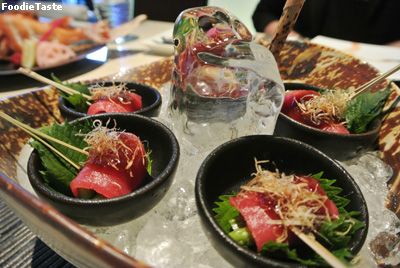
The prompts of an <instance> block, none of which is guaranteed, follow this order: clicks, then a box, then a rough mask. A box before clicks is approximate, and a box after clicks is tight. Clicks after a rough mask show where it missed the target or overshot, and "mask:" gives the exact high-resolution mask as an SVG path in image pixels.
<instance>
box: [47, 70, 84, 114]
mask: <svg viewBox="0 0 400 268" xmlns="http://www.w3.org/2000/svg"><path fill="white" fill-rule="evenodd" d="M51 76H52V78H53V80H54V81H55V82H57V83H59V84H63V85H65V86H67V87H70V88H72V89H75V90H76V91H78V92H80V93H82V94H86V95H90V91H89V87H88V86H87V85H85V84H82V83H63V82H62V81H61V80H60V79H59V78H57V77H56V76H55V75H54V74H52V75H51ZM59 92H60V95H61V96H62V98H63V99H64V100H66V101H67V102H69V103H70V104H71V105H72V107H73V108H74V109H75V110H76V111H78V112H84V113H86V111H87V110H88V108H89V106H88V104H87V99H86V98H85V97H83V96H82V94H72V95H69V94H66V93H64V92H62V91H59Z"/></svg>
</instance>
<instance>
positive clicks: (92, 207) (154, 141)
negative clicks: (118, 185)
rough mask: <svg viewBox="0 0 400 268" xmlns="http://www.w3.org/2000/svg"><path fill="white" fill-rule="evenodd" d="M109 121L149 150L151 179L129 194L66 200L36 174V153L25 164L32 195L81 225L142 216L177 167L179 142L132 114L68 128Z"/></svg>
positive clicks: (154, 123)
mask: <svg viewBox="0 0 400 268" xmlns="http://www.w3.org/2000/svg"><path fill="white" fill-rule="evenodd" d="M110 118H111V119H112V120H115V122H116V124H117V127H118V128H119V129H121V130H126V131H127V132H131V133H134V134H135V135H137V136H138V137H140V139H141V140H142V141H146V143H147V144H148V147H149V149H150V150H151V156H152V160H153V162H152V175H151V176H150V175H148V176H147V177H146V178H145V180H144V182H143V183H142V185H141V186H140V187H139V188H138V189H137V190H135V191H133V192H132V193H130V194H127V195H124V196H121V197H117V198H112V199H101V200H100V199H98V200H86V199H79V198H73V197H69V196H66V195H63V194H61V193H59V192H56V191H55V190H53V189H52V188H50V187H49V186H47V185H46V184H45V183H44V182H43V178H42V176H41V174H40V173H39V171H40V170H42V169H43V168H42V164H41V161H40V158H39V155H38V153H37V152H36V151H35V150H34V151H33V152H32V154H31V156H30V158H29V161H28V176H29V181H30V183H31V185H32V187H33V189H34V190H35V192H36V193H37V194H38V195H39V196H40V197H41V198H43V199H44V200H46V201H48V202H49V203H50V204H52V205H53V206H55V207H56V208H58V209H59V210H60V211H61V212H63V213H64V214H66V215H68V216H70V217H71V218H73V219H75V220H76V221H78V222H80V223H84V224H90V225H112V224H118V223H122V222H125V221H128V220H131V219H134V218H136V217H139V216H141V215H142V214H144V213H146V212H147V211H148V210H150V209H151V208H152V207H154V206H155V205H156V204H157V203H158V202H159V201H160V200H161V198H162V197H163V196H164V195H165V193H166V192H167V190H168V188H169V186H170V185H171V183H172V179H173V177H174V173H175V171H176V167H177V165H178V160H179V144H178V141H177V140H176V138H175V136H174V134H173V133H172V132H171V131H170V130H169V129H168V128H167V127H165V126H164V125H163V124H161V123H159V122H158V121H155V120H153V119H150V118H147V117H144V116H140V115H135V114H102V115H94V116H89V117H84V118H80V119H78V120H75V121H72V122H71V124H74V123H77V122H81V121H83V120H95V119H100V120H101V121H102V122H103V123H106V122H107V120H109V119H110Z"/></svg>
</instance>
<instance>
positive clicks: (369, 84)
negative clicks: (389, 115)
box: [353, 64, 400, 98]
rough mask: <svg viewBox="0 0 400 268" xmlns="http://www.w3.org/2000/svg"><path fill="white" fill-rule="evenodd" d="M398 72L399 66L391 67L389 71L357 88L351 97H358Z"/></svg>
mask: <svg viewBox="0 0 400 268" xmlns="http://www.w3.org/2000/svg"><path fill="white" fill-rule="evenodd" d="M398 70H400V64H399V65H397V66H395V67H393V68H392V69H390V70H389V71H387V72H385V73H383V74H381V75H379V76H377V77H375V78H374V79H372V80H371V81H368V82H367V83H365V84H364V85H362V86H360V87H358V88H357V89H356V90H355V91H354V92H355V95H353V98H354V97H355V96H357V95H359V94H360V93H361V92H363V91H365V90H367V89H369V88H371V87H372V86H373V85H375V84H377V83H379V82H381V81H382V80H383V79H385V78H386V77H388V76H390V75H391V74H394V73H395V72H397V71H398Z"/></svg>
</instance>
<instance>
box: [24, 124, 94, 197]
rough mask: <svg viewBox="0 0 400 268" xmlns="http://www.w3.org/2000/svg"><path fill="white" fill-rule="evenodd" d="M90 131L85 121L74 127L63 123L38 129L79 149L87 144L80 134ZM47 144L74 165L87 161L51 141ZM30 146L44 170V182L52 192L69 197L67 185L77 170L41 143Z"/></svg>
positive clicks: (33, 142)
mask: <svg viewBox="0 0 400 268" xmlns="http://www.w3.org/2000/svg"><path fill="white" fill-rule="evenodd" d="M91 130H92V127H91V124H90V123H89V122H87V121H84V122H82V123H80V124H74V125H71V124H69V123H64V124H62V125H59V124H53V125H52V126H47V127H43V128H41V129H40V131H42V132H43V133H46V134H48V135H50V136H52V137H54V138H56V139H58V140H61V141H64V142H66V143H68V144H70V145H73V146H75V147H78V148H80V149H84V148H85V147H87V143H86V142H85V141H84V136H83V135H82V134H86V133H88V132H90V131H91ZM49 143H50V144H51V145H52V146H54V147H55V148H56V149H57V150H58V151H59V152H61V153H62V154H64V155H65V156H66V157H67V158H69V159H71V160H72V161H74V162H75V163H78V164H82V163H84V162H85V161H86V159H87V156H86V155H84V154H81V153H79V152H76V151H74V150H71V149H69V148H67V147H65V146H63V145H60V144H57V143H54V142H51V141H49ZM30 144H31V146H32V147H33V148H35V149H36V150H37V151H38V153H39V156H40V160H41V162H42V165H43V168H44V170H42V171H41V174H42V175H43V179H44V181H45V182H46V183H47V184H48V185H49V186H50V187H52V188H53V189H54V190H56V191H59V192H61V193H64V194H67V195H69V194H70V190H69V184H70V182H71V181H72V179H74V178H75V177H76V175H77V173H78V170H76V169H75V168H74V167H72V166H71V165H70V164H69V163H67V162H66V161H65V160H64V159H62V158H61V157H60V156H58V155H56V154H54V153H53V152H52V151H50V150H49V149H48V148H47V147H46V146H45V145H44V144H42V143H41V142H39V141H37V140H33V141H32V142H30Z"/></svg>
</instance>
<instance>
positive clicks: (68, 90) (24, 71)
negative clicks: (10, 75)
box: [18, 67, 92, 100]
mask: <svg viewBox="0 0 400 268" xmlns="http://www.w3.org/2000/svg"><path fill="white" fill-rule="evenodd" d="M18 71H20V72H21V73H22V74H24V75H26V76H29V77H31V78H33V79H35V80H37V81H39V82H42V83H45V84H48V85H50V86H53V87H56V88H58V89H59V90H61V91H62V92H65V93H67V94H69V95H72V94H81V95H82V96H83V97H85V98H86V99H88V100H92V96H89V95H86V94H84V93H81V92H79V91H77V90H75V89H73V88H70V87H67V86H65V85H63V84H60V83H57V82H55V81H53V80H50V79H48V78H46V77H44V76H42V75H40V74H38V73H36V72H34V71H32V70H30V69H26V68H23V67H20V68H19V69H18Z"/></svg>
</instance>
